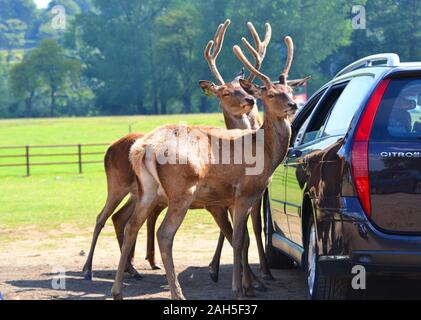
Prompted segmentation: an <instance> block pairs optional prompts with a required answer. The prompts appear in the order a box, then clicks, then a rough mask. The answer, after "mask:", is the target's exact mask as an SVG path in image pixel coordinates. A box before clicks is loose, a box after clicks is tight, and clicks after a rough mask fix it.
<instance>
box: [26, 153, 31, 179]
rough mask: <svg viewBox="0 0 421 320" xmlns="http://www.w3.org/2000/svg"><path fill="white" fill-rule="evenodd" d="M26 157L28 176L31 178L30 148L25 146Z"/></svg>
mask: <svg viewBox="0 0 421 320" xmlns="http://www.w3.org/2000/svg"><path fill="white" fill-rule="evenodd" d="M25 157H26V176H27V177H29V176H30V174H31V171H30V164H29V146H25Z"/></svg>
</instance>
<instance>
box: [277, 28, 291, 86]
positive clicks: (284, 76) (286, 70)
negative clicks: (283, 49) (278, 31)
mask: <svg viewBox="0 0 421 320" xmlns="http://www.w3.org/2000/svg"><path fill="white" fill-rule="evenodd" d="M284 41H285V44H286V46H287V49H288V56H287V61H286V62H285V67H284V70H283V71H282V73H281V75H280V76H279V82H281V83H284V84H286V80H287V78H288V73H289V70H290V69H291V65H292V59H293V58H294V43H293V42H292V38H291V37H290V36H286V37H285V38H284Z"/></svg>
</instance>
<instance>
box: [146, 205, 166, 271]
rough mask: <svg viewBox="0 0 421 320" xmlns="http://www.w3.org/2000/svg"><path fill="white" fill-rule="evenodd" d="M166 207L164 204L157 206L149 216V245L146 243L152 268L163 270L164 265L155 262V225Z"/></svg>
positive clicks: (147, 254) (147, 258)
mask: <svg viewBox="0 0 421 320" xmlns="http://www.w3.org/2000/svg"><path fill="white" fill-rule="evenodd" d="M163 209H164V207H162V206H157V207H156V208H154V209H153V211H152V213H151V214H150V215H149V217H148V221H147V224H146V226H147V229H146V230H147V245H146V258H145V259H146V260H148V261H149V264H150V266H151V268H152V270H161V269H162V267H161V266H160V265H159V264H156V262H155V225H156V220H157V219H158V216H159V214H160V213H161V211H162V210H163Z"/></svg>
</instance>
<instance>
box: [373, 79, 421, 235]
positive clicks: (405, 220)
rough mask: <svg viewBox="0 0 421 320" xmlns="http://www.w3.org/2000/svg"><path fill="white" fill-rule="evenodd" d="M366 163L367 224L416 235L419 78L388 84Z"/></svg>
mask: <svg viewBox="0 0 421 320" xmlns="http://www.w3.org/2000/svg"><path fill="white" fill-rule="evenodd" d="M368 157H369V181H370V192H371V197H370V198H371V216H370V218H371V220H372V222H373V223H374V224H375V225H376V226H377V227H378V228H380V229H382V230H383V231H385V232H390V233H405V234H411V233H415V234H421V77H419V76H417V77H409V78H408V77H405V78H399V79H391V81H390V82H389V84H388V87H387V89H386V92H385V94H384V96H383V99H382V101H381V103H380V105H379V107H378V109H377V113H376V116H375V120H374V124H373V127H372V131H371V136H370V142H369V148H368Z"/></svg>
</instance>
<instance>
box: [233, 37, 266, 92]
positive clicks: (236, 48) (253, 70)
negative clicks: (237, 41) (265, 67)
mask: <svg viewBox="0 0 421 320" xmlns="http://www.w3.org/2000/svg"><path fill="white" fill-rule="evenodd" d="M232 50H233V51H234V54H235V55H236V56H237V58H238V59H239V60H240V61H241V62H242V63H243V64H244V65H245V66H246V68H247V69H249V70H250V72H251V73H252V74H253V75H254V76H257V77H259V78H260V80H262V81H263V83H264V84H265V85H266V87H267V88H269V87H270V86H271V81H270V78H269V77H268V76H267V75H265V74H263V73H262V72H260V71H259V70H257V69H256V68H255V67H254V66H253V65H252V64H251V63H250V61H248V59H247V58H246V56H245V55H244V53H243V50H241V48H240V47H239V46H237V45H235V46H234V47H233V48H232Z"/></svg>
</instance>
